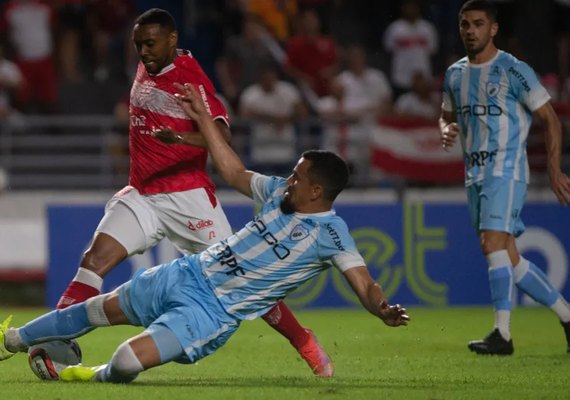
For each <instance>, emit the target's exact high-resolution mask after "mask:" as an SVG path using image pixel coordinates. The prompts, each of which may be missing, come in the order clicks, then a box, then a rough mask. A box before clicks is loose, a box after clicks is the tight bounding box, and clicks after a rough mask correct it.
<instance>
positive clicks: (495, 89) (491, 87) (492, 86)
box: [487, 82, 501, 97]
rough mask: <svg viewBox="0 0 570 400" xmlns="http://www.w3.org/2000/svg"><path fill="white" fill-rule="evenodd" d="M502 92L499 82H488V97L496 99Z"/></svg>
mask: <svg viewBox="0 0 570 400" xmlns="http://www.w3.org/2000/svg"><path fill="white" fill-rule="evenodd" d="M500 90H501V85H500V84H499V83H498V82H487V95H488V96H490V97H495V96H496V95H498V94H499V91H500Z"/></svg>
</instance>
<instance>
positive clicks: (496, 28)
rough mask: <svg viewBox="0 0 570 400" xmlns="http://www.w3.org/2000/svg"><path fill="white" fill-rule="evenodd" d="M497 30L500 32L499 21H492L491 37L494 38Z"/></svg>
mask: <svg viewBox="0 0 570 400" xmlns="http://www.w3.org/2000/svg"><path fill="white" fill-rule="evenodd" d="M497 32H499V23H498V22H491V37H493V38H494V37H495V35H496V34H497Z"/></svg>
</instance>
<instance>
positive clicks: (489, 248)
mask: <svg viewBox="0 0 570 400" xmlns="http://www.w3.org/2000/svg"><path fill="white" fill-rule="evenodd" d="M480 245H481V251H482V252H483V254H485V255H486V254H491V253H494V252H496V251H500V250H506V243H505V241H504V240H503V238H498V237H495V236H493V235H481V241H480Z"/></svg>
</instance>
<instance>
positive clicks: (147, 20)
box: [135, 8, 176, 32]
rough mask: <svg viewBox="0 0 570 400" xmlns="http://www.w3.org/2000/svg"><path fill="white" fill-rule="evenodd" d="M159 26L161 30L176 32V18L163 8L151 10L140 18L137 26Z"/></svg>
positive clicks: (137, 20)
mask: <svg viewBox="0 0 570 400" xmlns="http://www.w3.org/2000/svg"><path fill="white" fill-rule="evenodd" d="M148 24H159V25H160V27H161V28H166V30H167V31H168V32H174V31H175V30H176V22H175V21H174V17H173V16H172V14H170V13H169V12H168V11H166V10H163V9H162V8H151V9H150V10H146V11H145V12H144V13H142V14H141V15H139V16H138V18H137V19H136V21H135V25H148Z"/></svg>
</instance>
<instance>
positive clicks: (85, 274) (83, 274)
mask: <svg viewBox="0 0 570 400" xmlns="http://www.w3.org/2000/svg"><path fill="white" fill-rule="evenodd" d="M73 280H74V281H75V282H81V283H83V284H85V285H88V286H91V287H93V288H95V289H97V290H99V291H101V288H102V287H103V278H101V277H100V276H99V275H97V274H96V273H95V272H93V271H90V270H88V269H86V268H81V267H79V269H78V270H77V274H75V277H74V278H73Z"/></svg>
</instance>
